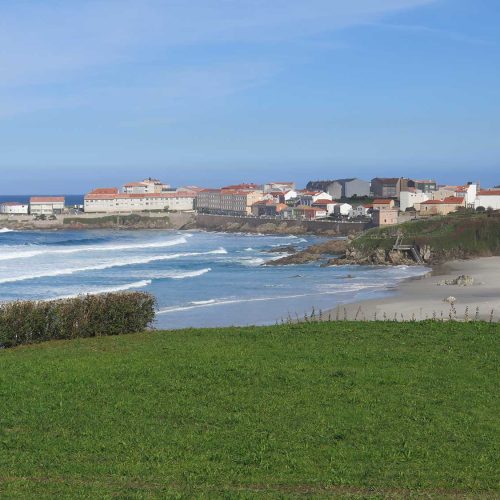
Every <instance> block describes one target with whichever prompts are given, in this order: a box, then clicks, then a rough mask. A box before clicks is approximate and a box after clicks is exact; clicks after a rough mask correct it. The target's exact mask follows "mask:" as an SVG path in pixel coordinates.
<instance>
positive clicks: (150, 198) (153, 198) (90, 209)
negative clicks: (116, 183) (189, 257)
mask: <svg viewBox="0 0 500 500" xmlns="http://www.w3.org/2000/svg"><path fill="white" fill-rule="evenodd" d="M194 199H195V194H194V193H189V192H180V191H179V192H174V193H148V194H136V193H120V192H118V189H116V188H110V189H95V190H94V191H92V192H91V193H88V194H87V195H85V199H84V211H85V212H86V213H119V212H146V211H152V210H154V211H156V210H171V211H173V210H175V211H189V210H193V208H194Z"/></svg>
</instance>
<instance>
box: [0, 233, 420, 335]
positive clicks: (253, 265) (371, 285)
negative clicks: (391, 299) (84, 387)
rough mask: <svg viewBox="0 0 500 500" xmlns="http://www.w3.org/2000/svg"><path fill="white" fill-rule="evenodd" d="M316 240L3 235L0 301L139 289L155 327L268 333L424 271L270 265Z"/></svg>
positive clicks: (381, 292) (217, 235)
mask: <svg viewBox="0 0 500 500" xmlns="http://www.w3.org/2000/svg"><path fill="white" fill-rule="evenodd" d="M320 241H322V240H321V239H320V238H316V237H297V236H277V235H271V236H269V235H255V234H227V233H207V232H183V231H113V230H85V231H83V230H82V231H58V232H47V231H45V232H44V231H10V230H8V229H2V228H0V302H3V301H12V300H18V299H22V300H47V299H57V298H63V297H64V298H65V297H74V296H78V295H80V294H89V293H90V294H98V293H105V292H112V291H122V290H142V291H145V292H150V293H152V294H154V295H155V296H156V298H157V300H158V311H157V322H156V325H155V326H157V327H158V328H183V327H191V326H193V327H201V326H207V327H213V326H229V325H264V324H273V323H275V322H276V321H278V322H279V321H281V320H282V319H284V320H286V319H287V318H293V319H296V318H297V317H299V318H303V317H304V314H310V313H311V311H312V309H313V308H314V309H315V310H316V312H318V311H319V310H327V309H331V308H335V307H336V306H337V305H338V304H342V303H346V302H353V301H358V300H364V299H370V298H375V297H380V296H385V295H387V294H388V293H390V292H391V290H394V288H395V286H396V285H397V284H398V283H399V282H400V281H401V280H403V279H405V278H409V277H412V276H418V275H421V274H424V273H425V272H427V269H426V268H424V267H406V266H396V267H376V266H339V267H328V268H321V267H320V266H319V264H318V263H311V264H306V265H294V266H273V267H271V266H263V265H262V264H265V263H266V262H267V261H269V260H271V259H275V258H277V257H281V256H283V254H277V253H272V252H269V250H272V249H273V248H277V247H281V246H288V245H293V246H294V247H296V248H297V249H303V248H305V247H307V246H308V245H310V244H313V243H318V242H320Z"/></svg>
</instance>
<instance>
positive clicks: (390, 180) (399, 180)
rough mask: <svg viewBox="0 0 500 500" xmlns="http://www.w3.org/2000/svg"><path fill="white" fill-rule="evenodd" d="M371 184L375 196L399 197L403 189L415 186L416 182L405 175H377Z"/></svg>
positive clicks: (406, 189)
mask: <svg viewBox="0 0 500 500" xmlns="http://www.w3.org/2000/svg"><path fill="white" fill-rule="evenodd" d="M371 186H372V193H373V196H374V197H375V198H397V197H398V196H399V193H400V192H401V191H408V188H410V187H415V182H414V181H412V180H411V179H407V178H405V177H375V178H374V179H372V183H371Z"/></svg>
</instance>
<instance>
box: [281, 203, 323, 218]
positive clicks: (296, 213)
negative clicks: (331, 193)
mask: <svg viewBox="0 0 500 500" xmlns="http://www.w3.org/2000/svg"><path fill="white" fill-rule="evenodd" d="M285 212H286V214H287V216H288V218H291V219H303V220H315V219H322V218H325V217H327V215H328V214H327V213H326V210H325V209H324V208H317V207H310V206H309V205H297V206H296V207H289V208H288V209H287V210H286V211H285Z"/></svg>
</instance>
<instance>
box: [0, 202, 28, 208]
mask: <svg viewBox="0 0 500 500" xmlns="http://www.w3.org/2000/svg"><path fill="white" fill-rule="evenodd" d="M0 205H3V206H4V207H22V206H23V205H27V203H19V202H18V201H6V202H4V203H0Z"/></svg>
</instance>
